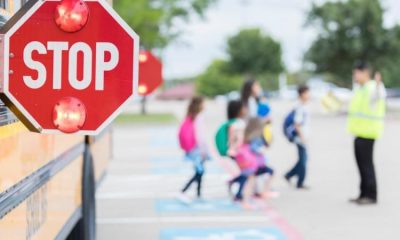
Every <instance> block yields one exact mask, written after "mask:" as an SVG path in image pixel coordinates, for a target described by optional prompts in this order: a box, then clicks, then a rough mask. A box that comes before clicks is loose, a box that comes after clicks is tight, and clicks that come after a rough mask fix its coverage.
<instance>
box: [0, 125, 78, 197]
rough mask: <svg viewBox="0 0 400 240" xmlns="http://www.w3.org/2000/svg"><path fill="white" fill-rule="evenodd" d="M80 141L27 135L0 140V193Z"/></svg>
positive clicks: (70, 137)
mask: <svg viewBox="0 0 400 240" xmlns="http://www.w3.org/2000/svg"><path fill="white" fill-rule="evenodd" d="M16 127H17V126H16ZM2 130H3V129H2V127H0V134H1V133H2ZM83 141H84V138H83V137H82V136H71V135H69V136H65V135H45V134H38V133H31V132H27V131H23V132H22V133H20V134H15V135H13V136H11V137H7V138H3V139H0V146H1V148H0V193H1V192H4V191H5V190H7V189H9V188H10V187H12V186H13V185H14V184H16V183H18V182H19V181H21V180H22V179H24V178H25V177H27V176H29V175H31V174H32V173H33V172H35V171H37V170H38V169H39V168H40V167H42V166H44V165H46V164H47V163H49V162H50V161H51V160H53V159H55V158H57V157H58V156H60V155H61V154H64V153H65V152H66V151H67V150H69V149H71V148H72V147H73V146H75V145H76V144H79V143H83Z"/></svg>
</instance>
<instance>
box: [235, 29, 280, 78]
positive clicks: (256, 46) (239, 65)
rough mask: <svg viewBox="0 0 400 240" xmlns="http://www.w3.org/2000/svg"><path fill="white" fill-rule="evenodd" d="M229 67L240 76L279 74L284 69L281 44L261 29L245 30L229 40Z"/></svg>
mask: <svg viewBox="0 0 400 240" xmlns="http://www.w3.org/2000/svg"><path fill="white" fill-rule="evenodd" d="M228 55H229V66H230V69H231V71H232V72H234V73H238V74H251V75H258V74H265V73H270V74H279V73H281V72H282V71H283V70H284V68H283V63H282V49H281V45H280V43H278V42H277V41H275V40H274V39H273V38H272V37H270V36H267V35H264V34H263V33H262V32H261V30H260V29H258V28H254V29H244V30H242V31H240V32H239V33H238V34H237V35H235V36H233V37H231V38H230V39H229V40H228Z"/></svg>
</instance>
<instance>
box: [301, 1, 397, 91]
mask: <svg viewBox="0 0 400 240" xmlns="http://www.w3.org/2000/svg"><path fill="white" fill-rule="evenodd" d="M383 16H384V9H383V7H382V5H381V3H380V1H379V0H348V1H340V2H327V3H325V4H323V5H315V4H314V5H313V6H312V8H311V10H310V12H309V14H308V21H307V25H308V26H312V27H314V28H316V29H317V30H318V32H319V35H318V38H317V39H316V41H315V42H314V43H313V44H312V46H311V48H310V49H309V50H308V52H307V53H306V55H305V61H306V62H309V63H312V64H313V65H314V66H315V69H314V70H315V72H316V73H328V74H331V75H332V76H333V77H334V79H335V81H336V82H337V83H339V84H341V85H347V86H349V85H351V73H352V67H353V65H354V62H356V61H357V60H363V61H367V62H369V63H370V64H371V65H372V66H373V67H374V69H376V70H379V71H381V72H382V73H383V75H384V79H385V81H386V82H387V83H388V85H392V86H393V85H395V84H397V85H398V84H399V78H400V68H398V67H396V66H398V64H399V63H400V55H399V53H400V28H399V26H395V27H394V28H385V27H384V20H383Z"/></svg>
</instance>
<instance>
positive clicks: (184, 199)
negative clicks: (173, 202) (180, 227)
mask: <svg viewBox="0 0 400 240" xmlns="http://www.w3.org/2000/svg"><path fill="white" fill-rule="evenodd" d="M176 199H177V200H178V201H180V202H181V203H183V204H187V205H189V204H191V203H192V199H190V198H189V197H188V196H186V195H185V194H184V193H180V194H178V196H176Z"/></svg>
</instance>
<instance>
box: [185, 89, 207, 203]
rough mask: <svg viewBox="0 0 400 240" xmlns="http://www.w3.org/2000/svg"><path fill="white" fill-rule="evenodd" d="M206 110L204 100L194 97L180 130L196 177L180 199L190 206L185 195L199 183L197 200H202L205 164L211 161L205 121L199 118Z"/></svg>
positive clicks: (189, 200) (188, 183) (186, 186)
mask: <svg viewBox="0 0 400 240" xmlns="http://www.w3.org/2000/svg"><path fill="white" fill-rule="evenodd" d="M203 109H204V98H203V97H194V98H193V99H192V100H191V102H190V104H189V107H188V110H187V114H186V118H185V119H184V121H183V122H182V124H181V126H180V129H179V143H180V146H181V148H182V150H183V151H184V152H185V157H186V159H187V160H189V161H191V162H192V163H193V169H194V175H193V177H192V178H190V179H189V181H188V182H187V183H186V184H185V185H184V187H183V189H182V191H181V194H180V195H179V196H178V199H179V200H180V201H182V202H184V203H187V204H189V203H190V202H191V199H190V198H189V197H188V196H186V195H185V193H186V191H187V190H188V189H189V188H190V187H191V186H192V184H193V183H197V198H198V199H201V197H202V195H201V187H202V180H203V175H204V171H205V169H204V162H205V161H206V160H208V159H209V154H208V149H207V145H206V143H205V140H204V138H203V136H202V133H203V131H202V129H204V127H203V124H204V123H203V121H202V120H201V117H200V116H199V115H200V113H201V112H202V111H203Z"/></svg>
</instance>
